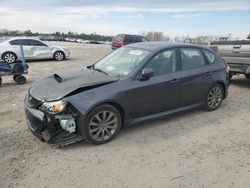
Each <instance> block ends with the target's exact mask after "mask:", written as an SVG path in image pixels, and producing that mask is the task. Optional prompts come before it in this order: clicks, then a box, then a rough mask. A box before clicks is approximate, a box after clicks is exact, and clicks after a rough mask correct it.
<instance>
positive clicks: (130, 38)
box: [124, 35, 133, 43]
mask: <svg viewBox="0 0 250 188" xmlns="http://www.w3.org/2000/svg"><path fill="white" fill-rule="evenodd" d="M124 41H125V42H128V43H133V37H132V36H130V35H126V36H125V38H124Z"/></svg>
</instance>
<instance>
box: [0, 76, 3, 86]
mask: <svg viewBox="0 0 250 188" xmlns="http://www.w3.org/2000/svg"><path fill="white" fill-rule="evenodd" d="M2 82H3V80H2V77H0V86H1V85H2Z"/></svg>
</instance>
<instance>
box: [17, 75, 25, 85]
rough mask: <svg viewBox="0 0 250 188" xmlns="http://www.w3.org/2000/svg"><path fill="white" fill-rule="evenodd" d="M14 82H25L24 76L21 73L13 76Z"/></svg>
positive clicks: (20, 83)
mask: <svg viewBox="0 0 250 188" xmlns="http://www.w3.org/2000/svg"><path fill="white" fill-rule="evenodd" d="M15 82H16V83H17V84H19V85H22V84H25V83H26V78H25V77H24V76H22V75H16V77H15Z"/></svg>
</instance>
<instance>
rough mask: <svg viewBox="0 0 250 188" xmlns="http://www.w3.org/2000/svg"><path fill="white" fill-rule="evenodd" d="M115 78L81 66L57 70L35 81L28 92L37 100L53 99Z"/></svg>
mask: <svg viewBox="0 0 250 188" xmlns="http://www.w3.org/2000/svg"><path fill="white" fill-rule="evenodd" d="M117 80H118V78H116V77H112V76H108V75H105V74H103V73H100V72H97V71H95V70H89V69H87V68H82V69H80V70H79V69H78V70H71V71H61V72H57V73H55V74H53V75H51V76H49V77H47V78H44V79H41V80H38V81H35V82H34V83H33V84H32V86H31V88H30V91H29V92H30V95H31V96H32V97H34V98H35V99H37V100H39V101H55V100H59V99H61V98H63V97H65V96H66V95H69V94H71V93H72V92H74V91H77V90H79V89H81V91H83V90H87V89H91V88H95V87H99V86H101V85H103V84H108V83H111V82H115V81H117ZM82 89H83V90H82Z"/></svg>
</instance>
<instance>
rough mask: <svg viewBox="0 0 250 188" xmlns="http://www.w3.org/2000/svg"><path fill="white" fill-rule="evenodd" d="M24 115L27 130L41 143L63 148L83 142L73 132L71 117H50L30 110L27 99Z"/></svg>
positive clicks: (41, 112) (73, 123) (38, 111)
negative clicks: (44, 142)
mask: <svg viewBox="0 0 250 188" xmlns="http://www.w3.org/2000/svg"><path fill="white" fill-rule="evenodd" d="M25 114H26V119H27V125H28V128H29V129H30V131H31V132H32V133H33V134H34V135H35V136H36V137H37V138H39V139H40V140H42V141H46V142H48V143H49V144H52V145H57V146H64V145H67V144H71V143H73V142H77V141H80V140H83V137H82V136H80V135H78V134H77V132H76V131H75V128H76V125H75V121H74V119H73V117H72V116H71V115H52V114H48V113H45V112H43V111H41V110H39V109H36V108H32V107H30V106H29V105H28V101H27V97H26V99H25ZM74 126H75V127H74Z"/></svg>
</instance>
